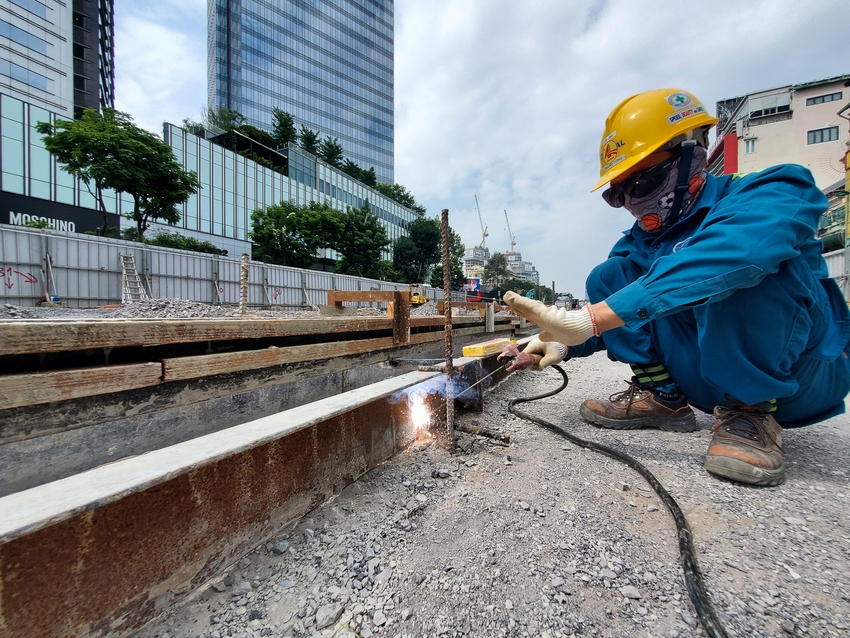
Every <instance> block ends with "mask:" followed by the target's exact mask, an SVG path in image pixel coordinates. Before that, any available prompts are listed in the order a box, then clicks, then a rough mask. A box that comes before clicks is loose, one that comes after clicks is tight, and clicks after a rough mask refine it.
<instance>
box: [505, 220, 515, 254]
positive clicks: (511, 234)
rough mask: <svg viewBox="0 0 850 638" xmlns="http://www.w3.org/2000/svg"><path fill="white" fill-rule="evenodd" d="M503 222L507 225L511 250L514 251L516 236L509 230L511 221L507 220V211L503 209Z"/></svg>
mask: <svg viewBox="0 0 850 638" xmlns="http://www.w3.org/2000/svg"><path fill="white" fill-rule="evenodd" d="M505 223H506V224H507V225H508V237H510V238H511V252H514V248H515V247H516V237H515V236H514V234H513V233H512V232H511V223H510V222H509V221H508V211H505Z"/></svg>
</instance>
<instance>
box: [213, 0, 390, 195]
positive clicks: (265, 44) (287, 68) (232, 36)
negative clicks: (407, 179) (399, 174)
mask: <svg viewBox="0 0 850 638" xmlns="http://www.w3.org/2000/svg"><path fill="white" fill-rule="evenodd" d="M208 94H209V95H208V106H209V108H211V109H212V110H216V109H219V108H228V109H232V110H234V111H238V112H239V113H241V114H242V115H243V116H245V118H246V122H247V123H248V124H251V125H253V126H257V127H259V128H262V129H265V130H267V131H270V130H271V123H272V109H273V108H275V107H277V108H279V109H281V110H283V111H286V112H288V113H290V114H291V115H292V116H293V118H294V120H295V123H296V126H298V127H300V126H301V125H303V126H306V127H307V128H308V129H311V130H314V131H316V132H318V133H319V134H320V136H321V137H326V136H327V137H331V138H338V139H339V143H340V144H341V145H342V147H343V150H344V156H345V158H346V159H350V160H352V161H353V162H355V163H356V164H358V165H359V166H360V167H361V168H364V169H367V170H368V169H369V168H370V167H372V166H374V167H375V172H376V174H377V178H378V181H379V182H383V183H390V184H391V183H393V181H394V177H393V135H394V133H393V131H394V123H393V122H394V121H393V0H312V1H310V2H307V1H306V0H277V1H276V2H268V1H267V0H208Z"/></svg>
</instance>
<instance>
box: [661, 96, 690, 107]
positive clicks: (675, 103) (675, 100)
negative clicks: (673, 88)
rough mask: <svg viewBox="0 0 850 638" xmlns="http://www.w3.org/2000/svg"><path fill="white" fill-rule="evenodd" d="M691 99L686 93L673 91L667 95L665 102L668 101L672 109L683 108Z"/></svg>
mask: <svg viewBox="0 0 850 638" xmlns="http://www.w3.org/2000/svg"><path fill="white" fill-rule="evenodd" d="M691 101H692V100H691V96H689V95H688V94H687V93H673V95H668V96H667V102H669V104H670V106H672V107H673V108H674V109H683V108H685V107H686V106H687V105H688V104H690V103H691Z"/></svg>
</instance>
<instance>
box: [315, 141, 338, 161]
mask: <svg viewBox="0 0 850 638" xmlns="http://www.w3.org/2000/svg"><path fill="white" fill-rule="evenodd" d="M318 150H319V152H318V153H316V155H317V156H318V157H319V159H320V160H322V161H323V162H325V163H326V164H330V165H331V166H335V167H336V168H339V167H340V165H341V164H342V152H343V151H342V144H340V143H339V139H338V138H336V137H335V138H333V139H331V138H330V137H326V138H325V139H323V140H322V143H321V144H319V149H318Z"/></svg>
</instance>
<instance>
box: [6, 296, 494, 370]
mask: <svg viewBox="0 0 850 638" xmlns="http://www.w3.org/2000/svg"><path fill="white" fill-rule="evenodd" d="M402 292H403V291H402ZM500 319H501V318H500ZM480 322H481V319H480V318H479V317H455V318H454V323H455V324H480ZM409 323H410V327H411V328H424V327H429V326H433V327H438V326H439V327H440V328H442V326H443V324H444V318H443V317H441V316H436V315H434V316H427V317H410V320H409ZM497 323H502V322H497ZM506 323H507V322H506ZM392 329H393V319H391V318H389V317H339V318H337V317H317V318H308V319H277V320H270V319H251V318H247V319H239V318H235V319H185V320H180V319H172V320H147V319H145V320H135V319H102V320H90V321H41V320H36V321H6V322H0V356H2V355H16V354H32V353H40V352H62V351H70V350H88V349H93V348H121V347H127V346H153V345H167V344H175V343H197V342H203V341H231V340H238V339H267V338H275V337H297V336H317V335H324V334H340V333H346V332H360V333H362V332H371V331H380V330H392Z"/></svg>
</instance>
